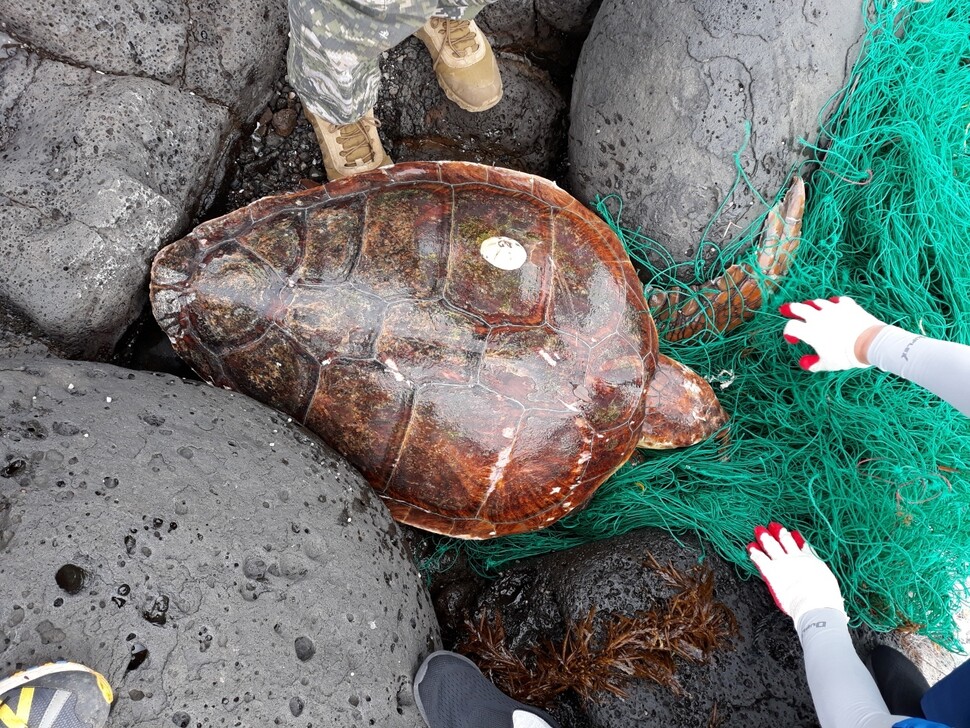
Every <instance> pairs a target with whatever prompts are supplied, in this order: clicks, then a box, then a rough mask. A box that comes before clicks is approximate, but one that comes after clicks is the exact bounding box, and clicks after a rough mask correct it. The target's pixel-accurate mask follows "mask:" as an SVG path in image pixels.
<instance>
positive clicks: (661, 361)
mask: <svg viewBox="0 0 970 728" xmlns="http://www.w3.org/2000/svg"><path fill="white" fill-rule="evenodd" d="M645 410H646V411H645V412H644V417H643V429H642V430H641V432H640V442H639V443H637V447H642V448H646V449H648V450H668V449H673V448H677V447H687V446H688V445H695V444H697V443H698V442H703V441H704V440H706V439H707V438H708V437H711V436H712V435H713V434H715V433H716V432H717V431H718V430H720V429H721V428H722V427H723V426H724V425H725V424H727V421H728V416H727V412H725V411H724V408H723V407H721V403H720V402H718V400H717V396H716V395H715V394H714V390H713V389H711V385H710V384H708V383H707V381H705V380H704V379H702V378H701V377H700V375H698V374H697V373H696V372H695V371H693V370H692V369H688V368H687V367H685V366H684V365H683V364H681V363H680V362H678V361H674V360H673V359H670V358H668V357H666V356H663V355H658V357H657V368H656V370H655V371H654V375H653V379H652V380H651V382H650V387H649V389H648V391H647V398H646V404H645Z"/></svg>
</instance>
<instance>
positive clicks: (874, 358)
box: [779, 296, 970, 416]
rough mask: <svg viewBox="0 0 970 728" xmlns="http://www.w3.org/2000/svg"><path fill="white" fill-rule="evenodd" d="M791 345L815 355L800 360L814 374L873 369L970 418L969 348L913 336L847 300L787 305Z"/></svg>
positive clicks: (784, 310)
mask: <svg viewBox="0 0 970 728" xmlns="http://www.w3.org/2000/svg"><path fill="white" fill-rule="evenodd" d="M779 311H780V312H781V314H782V315H783V316H785V317H787V318H790V319H792V320H791V321H789V322H788V323H787V324H786V325H785V331H784V336H785V340H786V341H788V342H789V343H792V344H794V343H797V342H799V341H803V342H805V343H806V344H808V345H809V346H811V347H812V348H814V349H815V353H814V354H806V355H805V356H803V357H801V359H800V360H799V362H798V363H799V366H801V367H802V369H805V370H807V371H810V372H824V371H838V370H841V369H852V368H859V367H868V366H872V365H875V366H877V367H879V368H880V369H882V370H883V371H887V372H891V373H893V374H896V375H898V376H901V377H903V378H904V379H908V380H909V381H911V382H913V383H915V384H918V385H920V386H921V387H924V388H926V389H928V390H929V391H931V392H933V394H936V395H937V396H939V397H940V398H942V399H943V400H945V401H946V402H949V403H950V404H951V405H953V406H954V407H956V409H958V410H959V411H960V412H962V413H963V414H965V415H967V416H970V346H965V345H963V344H956V343H952V342H947V341H939V340H936V339H928V338H926V337H924V336H919V335H917V334H911V333H909V332H907V331H904V330H903V329H901V328H899V327H897V326H889V325H887V324H885V323H884V322H882V321H880V320H879V319H877V318H876V317H875V316H872V315H871V314H869V313H868V312H867V311H865V309H863V308H862V307H860V306H859V304H857V303H856V302H855V301H853V300H852V299H851V298H849V297H848V296H840V297H835V298H830V299H825V298H817V299H815V300H812V301H803V302H801V303H786V304H784V305H783V306H782V307H781V308H780V309H779Z"/></svg>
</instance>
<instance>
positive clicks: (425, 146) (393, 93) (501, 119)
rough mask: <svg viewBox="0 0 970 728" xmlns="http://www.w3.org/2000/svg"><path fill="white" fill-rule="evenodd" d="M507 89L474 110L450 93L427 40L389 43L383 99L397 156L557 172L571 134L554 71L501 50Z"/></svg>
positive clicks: (380, 104)
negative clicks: (483, 107) (426, 45)
mask: <svg viewBox="0 0 970 728" xmlns="http://www.w3.org/2000/svg"><path fill="white" fill-rule="evenodd" d="M499 68H500V69H501V73H502V83H503V87H504V95H503V97H502V100H501V101H500V102H499V103H498V104H497V105H495V106H493V107H492V108H491V109H489V110H488V111H483V112H481V113H477V114H473V113H469V112H467V111H463V110H462V109H460V108H458V106H456V105H455V104H453V103H452V102H451V101H449V100H448V99H447V97H446V96H445V94H444V92H443V91H442V90H441V88H440V87H439V86H438V81H437V78H436V77H435V74H434V71H433V70H432V67H431V60H430V58H429V56H428V53H427V51H426V50H425V48H424V46H423V44H422V43H421V42H420V41H418V40H416V39H413V38H412V39H408V40H407V41H405V42H404V43H401V44H400V45H398V46H397V47H396V48H394V49H393V50H391V51H389V53H388V59H387V61H385V63H384V64H383V66H382V73H383V82H382V86H381V96H380V100H379V101H378V106H377V115H378V118H380V120H381V122H382V124H383V125H384V127H383V132H384V135H385V138H387V139H389V140H391V143H390V148H389V149H388V152H389V153H390V155H391V157H392V158H393V159H394V161H395V162H405V161H413V160H420V159H453V160H462V161H471V162H480V163H482V164H495V165H501V166H504V167H512V168H514V169H518V170H521V171H524V172H530V173H532V174H539V175H543V176H550V175H551V173H552V169H553V167H554V164H555V159H556V156H557V151H558V150H559V148H560V144H561V140H562V137H563V134H562V131H563V128H564V124H565V112H566V104H565V101H564V100H563V98H562V96H561V95H560V93H559V91H558V90H557V89H556V87H555V86H554V85H553V84H552V81H551V80H550V78H549V75H548V74H547V73H546V72H545V71H542V70H540V69H538V68H536V67H534V66H532V65H531V64H530V63H528V62H527V61H525V60H523V59H521V58H519V57H516V56H505V55H503V56H501V57H499Z"/></svg>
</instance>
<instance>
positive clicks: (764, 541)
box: [755, 528, 785, 559]
mask: <svg viewBox="0 0 970 728" xmlns="http://www.w3.org/2000/svg"><path fill="white" fill-rule="evenodd" d="M755 537H756V538H757V539H758V543H759V544H760V545H761V550H762V551H764V552H765V553H766V554H768V556H770V557H771V558H773V559H776V558H779V557H781V556H784V555H785V550H784V549H783V548H782V547H781V544H780V543H778V540H777V539H776V538H775V537H774V536H772V535H771V534H770V533H769V532H768V531H767V530H765V529H764V528H762V529H761V533H757V531H756V532H755Z"/></svg>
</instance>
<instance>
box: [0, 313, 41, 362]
mask: <svg viewBox="0 0 970 728" xmlns="http://www.w3.org/2000/svg"><path fill="white" fill-rule="evenodd" d="M46 356H52V352H51V350H50V347H49V345H48V344H47V343H45V342H43V341H41V340H40V339H39V338H38V337H37V335H36V333H35V332H33V331H31V328H30V326H29V325H28V324H27V323H26V322H24V321H22V320H19V319H17V318H15V317H14V316H13V315H12V313H11V312H10V311H7V310H6V308H5V307H3V306H2V305H0V360H3V359H16V358H20V357H31V358H38V359H39V358H42V357H46Z"/></svg>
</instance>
